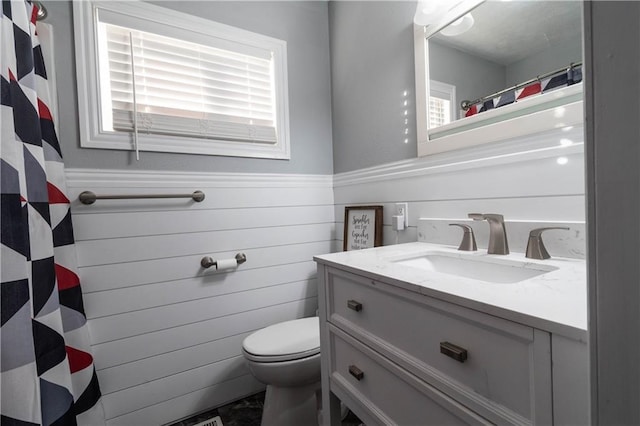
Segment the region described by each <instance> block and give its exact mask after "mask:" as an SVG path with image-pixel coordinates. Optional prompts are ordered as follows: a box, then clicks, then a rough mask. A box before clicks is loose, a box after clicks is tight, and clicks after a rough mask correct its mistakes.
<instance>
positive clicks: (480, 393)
mask: <svg viewBox="0 0 640 426" xmlns="http://www.w3.org/2000/svg"><path fill="white" fill-rule="evenodd" d="M318 280H319V286H320V288H319V290H320V291H319V304H320V331H321V345H322V387H323V406H324V407H326V408H327V409H326V410H324V413H323V422H324V424H327V425H328V424H339V418H338V417H337V416H338V412H339V408H338V407H339V404H338V400H341V401H342V402H344V403H345V404H346V405H347V406H349V407H350V408H351V409H352V411H354V413H355V414H356V415H357V416H358V417H359V418H360V419H361V420H362V421H363V422H364V423H365V424H367V425H369V426H371V425H375V424H398V425H429V424H434V425H442V424H518V425H530V424H545V425H547V424H553V423H554V421H553V418H554V407H553V401H552V398H553V392H552V388H553V385H554V383H553V382H554V378H553V377H552V350H551V347H552V341H553V336H552V334H551V333H549V332H546V331H542V330H539V329H536V328H533V327H529V326H526V325H523V324H519V323H516V322H512V321H508V320H505V319H502V318H498V317H496V316H492V315H488V314H485V313H483V312H479V311H477V310H472V309H468V308H465V307H462V306H459V305H456V304H453V303H449V302H445V301H443V300H440V299H437V298H434V297H429V296H426V295H423V294H419V293H416V292H415V291H411V290H408V289H406V288H403V286H402V283H398V282H393V280H389V282H384V280H383V279H380V278H371V277H368V276H365V275H358V274H354V273H352V272H347V271H345V270H342V269H340V268H336V267H334V266H330V265H325V264H322V263H318ZM585 352H586V348H585ZM570 358H571V357H570V356H566V357H565V359H566V360H567V361H569V359H570ZM567 374H569V375H570V373H567ZM566 379H570V377H566V378H563V379H562V380H561V382H562V384H565V386H566V387H567V389H569V387H570V385H569V381H567V380H566ZM569 390H570V389H569ZM574 403H575V406H574V407H573V408H572V409H578V408H579V407H580V401H577V402H576V401H574ZM569 405H571V404H569ZM583 408H584V409H585V410H586V407H583ZM564 414H565V418H570V417H571V412H568V413H564Z"/></svg>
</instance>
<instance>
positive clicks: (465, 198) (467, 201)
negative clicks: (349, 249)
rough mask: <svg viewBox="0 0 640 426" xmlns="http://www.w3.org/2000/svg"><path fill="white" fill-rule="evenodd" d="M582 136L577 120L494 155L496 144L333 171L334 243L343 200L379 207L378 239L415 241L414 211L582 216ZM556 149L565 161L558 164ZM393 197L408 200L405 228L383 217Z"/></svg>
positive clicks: (517, 216)
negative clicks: (564, 141)
mask: <svg viewBox="0 0 640 426" xmlns="http://www.w3.org/2000/svg"><path fill="white" fill-rule="evenodd" d="M561 138H564V139H569V138H571V140H573V141H574V142H575V144H574V145H572V146H564V145H561V144H560V141H559V140H560V139H561ZM583 138H584V136H583V128H582V126H576V127H575V128H572V129H570V131H567V132H562V133H561V134H560V136H558V135H557V134H551V135H541V136H539V137H538V136H537V137H536V138H535V140H534V141H533V142H530V141H520V143H522V144H524V145H525V147H524V148H523V151H522V152H520V153H516V154H514V153H511V154H508V155H500V154H499V153H497V152H496V151H499V150H500V149H502V148H500V149H496V150H493V149H491V148H481V149H479V150H477V151H476V152H473V151H472V150H466V151H460V154H456V152H453V154H451V155H450V156H447V157H445V158H443V156H442V155H437V156H433V157H432V158H430V157H423V158H418V159H414V160H408V161H404V162H397V163H389V164H386V165H383V166H379V167H373V168H370V169H363V170H359V171H355V172H348V173H341V174H337V175H335V176H334V197H335V202H336V205H335V217H336V221H337V224H336V237H337V239H338V240H339V241H338V246H339V247H342V240H343V233H344V207H345V206H348V205H382V206H383V207H384V227H383V243H384V245H389V244H396V243H404V242H412V241H417V223H418V219H419V218H421V217H426V218H446V219H451V220H452V221H455V220H456V219H462V218H465V219H466V218H467V213H471V212H481V213H500V214H503V215H504V217H505V219H507V220H531V221H534V222H537V221H584V220H585V197H584V193H585V189H584V154H583V145H582V142H583V140H584V139H583ZM514 143H519V142H518V141H514ZM527 144H528V145H527ZM467 151H468V152H467ZM511 151H513V149H511ZM559 157H564V158H566V161H567V162H566V163H565V164H559V163H558V161H557V160H558V158H559ZM398 202H408V204H409V206H408V211H409V228H408V229H406V230H403V231H399V232H396V231H395V230H393V229H392V228H391V217H392V216H393V215H394V214H395V203H398ZM458 242H459V240H456V241H452V242H451V244H458ZM485 244H486V242H485Z"/></svg>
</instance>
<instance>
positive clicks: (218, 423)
mask: <svg viewBox="0 0 640 426" xmlns="http://www.w3.org/2000/svg"><path fill="white" fill-rule="evenodd" d="M193 426H223V425H222V419H221V418H220V416H215V417H211V418H210V419H207V420H204V421H202V422H200V423H198V424H195V425H193Z"/></svg>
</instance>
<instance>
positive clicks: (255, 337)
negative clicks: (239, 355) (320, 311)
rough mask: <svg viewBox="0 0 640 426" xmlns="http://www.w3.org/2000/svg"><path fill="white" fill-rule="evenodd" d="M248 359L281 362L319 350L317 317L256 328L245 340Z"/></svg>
mask: <svg viewBox="0 0 640 426" xmlns="http://www.w3.org/2000/svg"><path fill="white" fill-rule="evenodd" d="M242 349H243V352H244V354H245V356H246V357H247V359H249V360H251V361H255V362H282V361H293V360H297V359H302V358H307V357H310V356H313V355H317V354H319V353H320V326H319V319H318V317H310V318H301V319H297V320H292V321H285V322H281V323H279V324H274V325H271V326H269V327H266V328H263V329H261V330H258V331H256V332H255V333H252V334H250V335H249V336H247V337H246V338H245V339H244V341H243V342H242Z"/></svg>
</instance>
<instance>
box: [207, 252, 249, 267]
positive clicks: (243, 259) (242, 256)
mask: <svg viewBox="0 0 640 426" xmlns="http://www.w3.org/2000/svg"><path fill="white" fill-rule="evenodd" d="M235 259H236V262H237V263H238V265H242V264H243V263H244V262H246V261H247V256H246V255H245V254H244V253H237V254H236V255H235ZM200 265H201V266H202V267H203V268H205V269H207V268H211V267H212V266H216V267H217V265H218V261H217V260H213V259H212V258H211V257H209V256H205V257H203V258H202V260H200Z"/></svg>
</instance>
